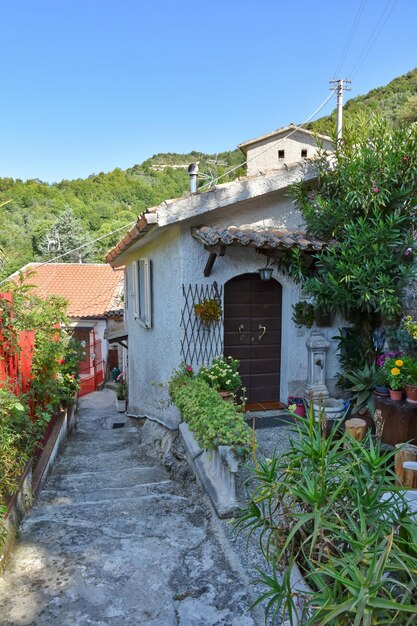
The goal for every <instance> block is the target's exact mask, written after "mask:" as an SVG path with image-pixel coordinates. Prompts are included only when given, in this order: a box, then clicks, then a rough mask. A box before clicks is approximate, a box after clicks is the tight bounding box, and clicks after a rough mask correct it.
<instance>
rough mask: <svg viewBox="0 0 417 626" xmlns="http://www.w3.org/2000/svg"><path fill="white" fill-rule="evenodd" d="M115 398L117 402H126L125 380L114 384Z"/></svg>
mask: <svg viewBox="0 0 417 626" xmlns="http://www.w3.org/2000/svg"><path fill="white" fill-rule="evenodd" d="M116 397H117V399H118V400H126V398H127V384H126V381H125V380H121V381H120V382H118V383H116Z"/></svg>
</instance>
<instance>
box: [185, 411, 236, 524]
mask: <svg viewBox="0 0 417 626" xmlns="http://www.w3.org/2000/svg"><path fill="white" fill-rule="evenodd" d="M179 431H180V436H181V438H182V441H183V444H184V447H185V452H186V455H187V460H188V462H189V464H190V466H191V467H192V469H193V471H194V474H195V475H196V477H197V479H198V480H199V482H200V484H201V485H202V487H203V489H204V490H205V491H206V493H207V494H208V496H209V498H210V500H211V501H212V503H213V505H214V508H215V509H216V512H217V515H218V516H219V517H232V516H233V515H234V514H235V513H236V511H237V510H238V509H239V504H238V501H237V497H236V486H235V476H236V473H237V471H238V467H239V465H238V460H237V458H236V456H235V454H234V452H233V451H232V449H231V448H230V447H229V446H219V447H218V448H217V449H216V450H202V449H201V448H200V447H199V445H198V443H197V442H196V440H195V439H194V435H193V433H192V432H191V430H190V429H189V428H188V426H187V424H186V423H185V422H181V424H180V426H179Z"/></svg>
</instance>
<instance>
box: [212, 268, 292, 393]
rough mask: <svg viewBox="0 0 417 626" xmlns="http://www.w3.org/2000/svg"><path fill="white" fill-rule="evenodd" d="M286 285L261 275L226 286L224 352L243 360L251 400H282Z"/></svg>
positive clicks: (236, 280) (233, 281)
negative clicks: (283, 304)
mask: <svg viewBox="0 0 417 626" xmlns="http://www.w3.org/2000/svg"><path fill="white" fill-rule="evenodd" d="M281 319H282V287H281V285H280V284H279V283H278V282H277V281H275V280H273V279H271V280H268V281H263V280H261V279H260V277H259V274H242V275H241V276H236V277H235V278H232V279H231V280H229V281H228V282H227V283H226V284H225V286H224V354H225V356H232V357H233V358H235V359H239V361H240V373H241V376H242V379H243V384H244V386H245V387H246V395H247V398H248V402H260V403H262V402H278V401H279V393H280V371H281Z"/></svg>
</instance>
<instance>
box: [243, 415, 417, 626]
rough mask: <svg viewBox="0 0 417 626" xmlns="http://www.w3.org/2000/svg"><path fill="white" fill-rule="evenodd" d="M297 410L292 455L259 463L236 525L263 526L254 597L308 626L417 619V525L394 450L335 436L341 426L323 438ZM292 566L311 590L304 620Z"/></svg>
mask: <svg viewBox="0 0 417 626" xmlns="http://www.w3.org/2000/svg"><path fill="white" fill-rule="evenodd" d="M292 416H293V417H294V418H295V419H296V420H297V422H296V425H295V427H294V431H295V433H296V435H297V436H296V437H294V438H293V439H291V440H290V447H289V450H288V452H286V453H285V454H284V455H282V456H280V457H279V458H278V457H275V458H272V459H265V460H264V461H261V462H260V463H259V466H258V467H257V468H256V469H254V470H253V480H254V485H255V486H254V490H253V491H252V494H251V496H250V500H249V503H248V507H247V510H246V511H245V512H244V515H243V516H242V517H241V518H239V520H237V521H236V522H235V524H236V526H237V528H241V529H247V530H249V531H250V532H251V533H253V532H254V531H258V532H259V537H260V546H259V547H260V550H261V551H262V554H263V555H264V556H265V557H266V560H267V563H268V571H265V572H264V571H262V570H260V571H259V574H260V576H259V579H258V581H257V582H260V583H262V584H264V585H265V586H266V591H265V592H264V593H262V594H261V596H260V597H259V598H258V600H257V602H262V601H266V602H267V612H269V613H270V614H271V616H272V617H273V620H274V618H276V617H277V616H278V614H279V612H280V611H282V612H285V611H288V612H289V614H290V617H291V623H300V624H303V626H313V625H314V626H318V625H320V626H325V625H326V624H328V625H329V626H340V625H342V624H344V625H346V626H365V625H369V626H371V624H395V625H396V626H397V625H398V626H400V625H401V626H407V625H411V624H414V623H415V619H416V615H417V586H416V585H417V578H416V572H417V530H416V525H415V521H414V520H412V519H411V518H410V517H409V516H408V514H407V508H406V503H405V500H404V490H403V489H402V488H398V487H396V476H395V474H394V472H393V471H392V470H391V469H390V467H391V465H392V462H393V457H394V454H395V451H391V452H383V451H382V450H381V447H380V445H379V443H374V442H373V440H372V439H371V438H370V437H368V438H367V439H366V440H365V441H364V442H358V441H356V440H355V439H353V437H352V436H351V435H350V434H349V433H348V432H347V431H346V433H345V434H344V436H343V437H342V438H340V439H337V438H336V432H337V426H336V427H335V428H333V430H332V433H331V434H330V435H329V436H328V437H327V438H326V437H325V436H323V434H322V432H323V429H322V426H323V425H322V423H320V422H321V420H320V421H319V422H315V419H314V412H313V411H311V413H310V415H309V417H307V418H302V417H299V416H297V415H295V414H292ZM384 494H385V498H386V499H385V498H384ZM293 563H296V564H297V565H298V566H299V568H300V570H301V572H302V574H303V576H304V578H305V579H306V582H307V583H308V585H309V586H310V587H311V589H312V590H313V593H311V594H304V595H303V594H301V595H303V599H304V602H305V604H304V607H303V608H301V609H300V610H301V612H302V615H301V619H300V622H298V621H295V615H296V610H297V607H296V602H297V600H299V599H300V594H297V593H296V592H295V591H294V589H293V588H292V587H291V582H290V571H291V566H292V564H293ZM277 568H280V569H281V571H282V572H283V575H282V576H278V574H277ZM271 569H272V574H271ZM293 620H294V621H293ZM278 622H279V623H281V621H280V620H278Z"/></svg>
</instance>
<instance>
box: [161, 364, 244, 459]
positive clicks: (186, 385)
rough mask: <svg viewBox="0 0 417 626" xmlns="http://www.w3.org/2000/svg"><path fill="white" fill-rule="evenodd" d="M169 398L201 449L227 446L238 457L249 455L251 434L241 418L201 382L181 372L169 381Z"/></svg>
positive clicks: (232, 406)
mask: <svg viewBox="0 0 417 626" xmlns="http://www.w3.org/2000/svg"><path fill="white" fill-rule="evenodd" d="M169 394H170V397H171V399H172V401H173V402H174V404H175V405H176V406H177V407H178V409H179V410H180V412H181V415H182V418H183V420H184V421H185V422H186V423H187V424H188V426H189V428H190V430H191V431H192V432H193V434H194V437H195V439H196V441H197V443H198V444H199V446H200V447H201V448H204V449H206V450H214V449H215V448H217V446H231V447H232V448H233V450H234V451H235V453H236V454H237V455H239V456H241V457H245V456H247V455H248V454H249V451H250V447H251V431H250V429H249V428H248V426H247V425H246V423H245V421H244V419H243V416H242V414H241V413H240V412H239V410H238V408H237V407H236V406H235V405H234V404H232V403H230V402H225V401H224V400H222V398H221V397H220V396H219V395H218V393H217V392H216V391H215V390H214V389H213V388H212V387H210V386H209V385H208V384H207V383H206V382H205V381H204V380H201V379H198V378H193V377H191V376H190V375H189V374H188V373H187V372H185V371H184V369H181V370H179V371H178V372H176V373H175V374H174V376H173V377H172V379H171V381H170V384H169Z"/></svg>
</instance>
